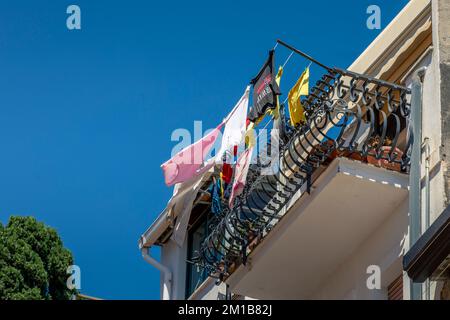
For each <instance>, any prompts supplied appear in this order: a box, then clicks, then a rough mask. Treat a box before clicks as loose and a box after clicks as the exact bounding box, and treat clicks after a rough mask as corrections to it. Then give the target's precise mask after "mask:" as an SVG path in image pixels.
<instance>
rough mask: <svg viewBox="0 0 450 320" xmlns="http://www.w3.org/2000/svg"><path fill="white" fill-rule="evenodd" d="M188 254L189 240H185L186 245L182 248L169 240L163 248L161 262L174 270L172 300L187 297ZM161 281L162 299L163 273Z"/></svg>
mask: <svg viewBox="0 0 450 320" xmlns="http://www.w3.org/2000/svg"><path fill="white" fill-rule="evenodd" d="M186 254H187V241H184V246H183V247H182V248H180V247H178V245H177V244H176V243H175V242H174V241H172V240H169V241H168V242H167V243H165V244H164V245H163V246H162V248H161V263H162V264H163V265H165V266H167V267H168V268H169V269H170V270H171V271H172V290H171V292H170V297H171V300H181V299H185V283H186V259H187V258H186ZM160 281H161V286H160V287H161V293H160V294H161V299H162V288H163V287H164V277H163V275H161V278H160Z"/></svg>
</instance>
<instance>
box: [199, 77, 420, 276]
mask: <svg viewBox="0 0 450 320" xmlns="http://www.w3.org/2000/svg"><path fill="white" fill-rule="evenodd" d="M409 96H410V91H409V89H407V88H405V87H402V86H399V85H396V84H393V83H388V82H385V81H381V80H378V79H373V78H370V77H368V76H365V75H361V74H357V73H354V72H350V71H347V70H342V69H338V68H334V69H331V70H330V71H329V72H328V73H327V74H325V75H324V76H323V77H322V78H321V79H320V80H319V81H317V83H316V85H315V86H314V87H313V88H311V90H310V94H309V95H308V96H307V97H306V98H305V100H304V101H303V105H304V106H305V115H306V122H305V123H304V124H302V125H300V126H298V127H296V128H288V129H289V130H288V136H287V137H285V139H280V151H279V153H277V154H276V155H274V156H278V161H279V170H277V171H276V173H275V174H271V175H267V174H261V172H262V170H264V169H266V167H267V166H270V164H264V163H263V161H258V163H257V164H255V165H252V167H251V171H250V172H249V175H248V178H247V184H246V187H245V189H244V192H243V193H242V194H241V195H240V196H239V197H238V198H237V199H236V200H235V201H236V202H235V206H234V207H233V209H229V208H226V209H224V211H223V212H222V214H221V215H219V216H217V217H216V219H214V221H215V222H214V223H212V224H210V225H209V228H210V233H209V235H208V236H207V237H206V238H205V240H204V241H203V244H202V246H201V249H200V252H199V253H198V257H197V259H196V261H195V263H196V264H197V265H199V266H200V267H202V268H206V269H207V271H208V272H209V274H210V275H211V276H217V277H219V278H221V279H222V278H223V277H224V276H225V277H226V276H228V275H229V274H230V273H231V272H232V269H233V268H235V267H236V266H238V265H239V264H245V263H246V259H247V255H248V253H249V252H250V251H251V250H252V248H253V246H254V245H256V244H257V243H258V242H259V240H261V239H262V238H263V237H264V236H265V235H266V234H267V232H269V231H270V229H271V228H273V226H274V225H275V224H276V223H277V222H278V221H279V220H280V219H281V218H282V217H283V214H284V213H283V211H284V210H282V209H283V208H284V207H285V205H286V204H287V202H288V200H289V199H291V198H292V196H293V195H294V194H295V192H297V191H298V190H299V189H301V188H304V190H305V191H308V192H309V189H310V186H311V183H312V179H313V177H314V173H315V172H316V170H317V169H318V168H320V167H321V166H323V165H325V164H326V163H327V162H329V161H330V159H332V158H333V157H336V156H344V157H350V158H353V159H358V160H361V161H368V162H371V163H374V162H375V163H377V162H378V163H383V164H385V167H387V168H388V169H393V170H398V171H402V172H407V171H408V169H409V161H410V158H409V154H410V149H411V145H412V142H413V137H412V134H411V132H412V131H411V130H410V119H409V114H410V103H409V102H408V99H409ZM286 125H287V124H286ZM369 160H370V161H369Z"/></svg>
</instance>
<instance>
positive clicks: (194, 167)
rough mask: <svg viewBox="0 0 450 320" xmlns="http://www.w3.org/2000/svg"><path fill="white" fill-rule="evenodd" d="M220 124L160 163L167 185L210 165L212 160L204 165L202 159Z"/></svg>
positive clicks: (203, 170) (197, 172) (196, 173)
mask: <svg viewBox="0 0 450 320" xmlns="http://www.w3.org/2000/svg"><path fill="white" fill-rule="evenodd" d="M222 125H223V123H221V124H220V125H219V126H218V127H217V128H216V129H214V130H213V131H211V132H210V133H208V134H207V135H206V136H204V137H203V138H202V139H200V140H199V141H197V142H195V143H194V144H191V145H190V146H188V147H186V148H184V149H183V150H181V151H180V152H178V153H177V154H176V155H174V156H173V157H172V158H171V159H170V160H168V161H166V162H165V163H163V164H162V165H161V168H162V170H163V172H164V181H165V183H166V185H167V186H172V185H174V184H175V183H179V182H185V181H188V180H190V179H192V178H193V177H195V176H197V175H199V174H201V173H203V172H205V171H206V170H208V169H209V168H211V167H212V165H213V164H214V163H213V162H209V163H208V164H206V165H204V161H205V157H206V155H207V154H208V152H209V151H210V150H211V148H212V146H213V145H214V142H215V141H216V139H217V136H218V135H219V133H220V129H221V128H222Z"/></svg>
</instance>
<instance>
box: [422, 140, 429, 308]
mask: <svg viewBox="0 0 450 320" xmlns="http://www.w3.org/2000/svg"><path fill="white" fill-rule="evenodd" d="M423 149H424V152H425V223H424V227H425V228H424V230H423V232H425V231H426V230H427V229H428V228H429V227H430V204H431V200H430V162H431V159H430V156H431V155H430V153H431V152H430V139H429V138H428V137H425V139H424V140H423ZM430 290H431V285H430V279H427V280H425V300H431V292H430Z"/></svg>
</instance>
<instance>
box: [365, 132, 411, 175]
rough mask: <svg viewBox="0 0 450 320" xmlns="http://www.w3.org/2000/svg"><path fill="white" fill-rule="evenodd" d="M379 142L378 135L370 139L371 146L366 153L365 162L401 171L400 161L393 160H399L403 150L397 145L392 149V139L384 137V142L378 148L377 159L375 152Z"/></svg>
mask: <svg viewBox="0 0 450 320" xmlns="http://www.w3.org/2000/svg"><path fill="white" fill-rule="evenodd" d="M380 144H381V138H380V137H379V136H376V137H374V138H373V139H372V141H371V143H370V147H371V148H370V151H369V153H368V155H367V162H368V163H370V164H373V165H374V166H377V167H381V168H385V169H389V170H394V171H398V172H400V171H401V165H400V163H399V162H394V161H401V159H402V156H403V152H402V151H401V150H400V149H399V148H397V147H395V148H394V150H392V149H393V147H392V140H391V139H389V138H385V139H384V143H383V145H382V146H381V148H380V153H381V156H380V158H379V159H377V156H376V153H377V149H378V147H379V145H380ZM391 152H392V156H391V159H392V161H389V154H390V153H391Z"/></svg>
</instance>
